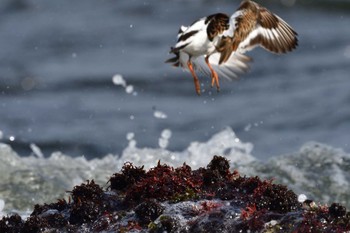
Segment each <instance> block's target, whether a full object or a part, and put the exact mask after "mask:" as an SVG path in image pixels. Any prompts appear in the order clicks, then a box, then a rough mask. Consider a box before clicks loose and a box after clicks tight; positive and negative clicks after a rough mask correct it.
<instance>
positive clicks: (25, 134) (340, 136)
mask: <svg viewBox="0 0 350 233" xmlns="http://www.w3.org/2000/svg"><path fill="white" fill-rule="evenodd" d="M259 3H261V4H263V5H264V6H266V7H268V8H269V9H270V10H272V11H273V12H275V13H276V14H278V15H279V16H280V17H282V18H283V19H284V20H285V21H287V22H288V23H289V24H290V25H291V26H292V27H293V28H294V29H295V30H296V31H297V32H298V34H299V47H298V48H297V50H296V51H294V52H292V53H290V54H286V55H282V56H277V55H274V54H270V53H268V52H266V51H264V50H263V49H256V50H254V51H252V52H250V53H249V54H248V55H249V56H251V57H252V58H253V59H254V62H253V63H252V64H251V70H250V72H249V73H248V74H245V75H243V76H242V78H241V79H240V80H239V81H234V82H225V81H224V80H222V82H221V92H220V93H216V91H215V89H211V88H210V83H209V81H210V79H209V77H205V76H201V81H202V89H203V90H204V93H203V94H202V95H201V96H200V97H199V96H197V95H196V94H195V91H194V86H193V81H192V77H191V75H190V74H189V73H187V72H183V71H182V70H181V69H176V68H173V67H171V66H169V65H168V64H165V63H164V61H165V60H166V59H168V58H169V57H170V56H169V54H168V51H169V48H170V46H172V45H173V44H174V43H175V42H176V34H177V31H178V28H179V26H180V25H189V24H191V23H192V22H193V21H194V20H196V19H198V18H200V17H203V16H206V15H209V14H212V13H217V12H223V13H227V14H232V13H233V12H234V11H235V10H236V9H237V7H238V6H239V4H240V1H234V0H218V1H208V0H207V1H206V0H191V1H189V0H186V1H185V0H172V1H170V0H162V1H158V0H149V1H140V0H127V1H122V0H99V1H96V0H81V1H71V0H60V1H47V0H1V2H0V140H1V141H2V142H5V143H7V144H10V145H11V146H12V147H13V148H14V150H15V151H16V152H17V153H19V154H20V155H29V154H30V153H31V151H32V149H33V147H32V148H31V147H30V144H35V145H37V146H38V147H39V148H41V150H42V151H43V153H44V155H45V156H49V155H50V154H51V153H52V152H54V151H61V152H63V153H65V154H68V155H70V156H73V157H76V156H81V155H84V156H85V157H87V158H94V157H102V156H104V155H105V154H108V153H113V154H121V152H122V151H123V149H124V148H126V147H127V145H128V140H127V135H128V137H129V139H130V138H131V137H134V139H135V140H136V142H137V146H138V147H153V148H157V147H159V145H158V138H159V135H160V134H161V132H162V131H163V130H164V129H169V130H170V131H171V133H172V134H171V138H170V140H169V145H168V149H169V150H172V151H182V150H184V149H185V148H187V147H188V145H189V144H190V143H191V142H193V141H206V140H208V139H209V138H210V137H211V136H213V135H214V134H216V133H218V132H220V131H222V130H224V129H225V128H226V127H231V128H232V129H233V131H234V132H235V133H236V134H237V136H238V138H240V139H241V140H242V141H246V142H251V143H252V144H253V145H254V150H253V152H252V154H253V155H254V156H255V157H256V158H258V159H266V158H269V157H273V156H278V155H282V154H286V153H289V152H291V151H296V150H298V149H299V148H300V146H301V145H303V144H304V143H306V142H308V141H318V142H323V143H326V144H329V145H331V146H334V147H340V148H342V149H343V150H345V151H349V132H350V75H349V73H350V29H349V25H350V15H349V12H350V2H349V1H345V0H344V1H335V0H328V1H320V0H317V1H316V0H314V1H312V0H305V1H298V0H281V1H259ZM115 75H117V76H115ZM113 76H114V77H115V78H114V79H113V78H112V77H113ZM123 80H124V81H125V83H123ZM113 81H114V82H113ZM116 84H121V85H116ZM168 137H170V135H168Z"/></svg>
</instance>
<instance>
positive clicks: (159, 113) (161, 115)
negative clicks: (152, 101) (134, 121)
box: [153, 110, 168, 119]
mask: <svg viewBox="0 0 350 233" xmlns="http://www.w3.org/2000/svg"><path fill="white" fill-rule="evenodd" d="M153 116H154V117H155V118H158V119H166V118H168V116H167V115H166V114H165V113H164V112H162V111H158V110H156V111H154V113H153Z"/></svg>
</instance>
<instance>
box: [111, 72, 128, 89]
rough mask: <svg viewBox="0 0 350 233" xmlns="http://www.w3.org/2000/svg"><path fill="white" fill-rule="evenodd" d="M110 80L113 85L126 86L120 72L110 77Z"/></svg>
mask: <svg viewBox="0 0 350 233" xmlns="http://www.w3.org/2000/svg"><path fill="white" fill-rule="evenodd" d="M112 81H113V83H114V85H120V86H123V87H126V82H125V80H124V78H123V76H122V75H120V74H116V75H114V76H113V78H112Z"/></svg>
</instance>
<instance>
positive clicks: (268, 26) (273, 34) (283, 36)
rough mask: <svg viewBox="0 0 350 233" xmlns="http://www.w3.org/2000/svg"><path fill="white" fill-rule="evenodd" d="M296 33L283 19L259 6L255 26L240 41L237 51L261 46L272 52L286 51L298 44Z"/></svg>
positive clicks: (242, 51)
mask: <svg viewBox="0 0 350 233" xmlns="http://www.w3.org/2000/svg"><path fill="white" fill-rule="evenodd" d="M297 35H298V34H297V33H296V32H295V31H294V30H293V28H292V27H291V26H289V25H288V24H287V23H286V22H285V21H284V20H283V19H281V18H280V17H278V16H277V15H275V14H273V13H271V12H270V11H269V10H267V9H266V8H262V7H261V8H259V13H258V18H257V23H256V26H255V28H254V29H253V30H252V31H251V32H250V33H249V34H248V36H247V37H246V38H245V39H244V40H243V41H241V43H240V44H239V45H238V48H237V51H239V52H241V53H244V52H246V51H249V50H251V49H253V48H254V47H256V46H262V47H263V48H264V49H266V50H268V51H270V52H273V53H286V52H289V51H292V50H293V49H295V48H296V46H297V45H298V38H297Z"/></svg>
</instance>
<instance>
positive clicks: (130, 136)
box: [126, 132, 135, 141]
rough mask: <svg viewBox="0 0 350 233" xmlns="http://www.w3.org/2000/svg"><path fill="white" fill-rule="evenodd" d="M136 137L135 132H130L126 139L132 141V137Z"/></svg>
mask: <svg viewBox="0 0 350 233" xmlns="http://www.w3.org/2000/svg"><path fill="white" fill-rule="evenodd" d="M134 137H135V134H134V133H133V132H129V133H127V134H126V139H127V140H128V141H130V140H131V139H133V138H134Z"/></svg>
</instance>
